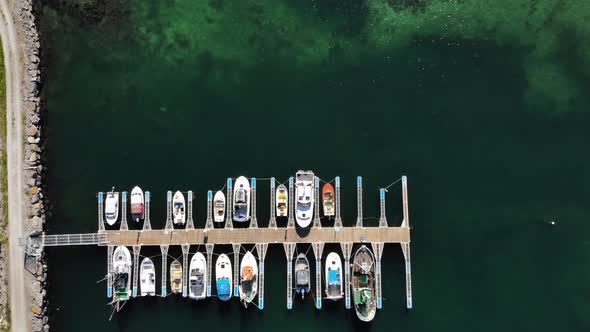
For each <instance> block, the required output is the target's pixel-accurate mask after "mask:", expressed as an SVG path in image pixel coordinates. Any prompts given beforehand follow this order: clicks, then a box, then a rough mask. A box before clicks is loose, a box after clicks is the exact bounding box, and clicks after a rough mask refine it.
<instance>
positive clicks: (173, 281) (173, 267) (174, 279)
mask: <svg viewBox="0 0 590 332" xmlns="http://www.w3.org/2000/svg"><path fill="white" fill-rule="evenodd" d="M170 289H171V290H172V293H182V264H180V262H179V261H178V260H177V259H175V260H173V261H172V263H170Z"/></svg>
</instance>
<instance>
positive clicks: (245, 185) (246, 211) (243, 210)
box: [233, 176, 250, 222]
mask: <svg viewBox="0 0 590 332" xmlns="http://www.w3.org/2000/svg"><path fill="white" fill-rule="evenodd" d="M233 203H234V206H233V213H234V220H235V221H238V222H244V221H248V220H250V182H249V181H248V179H246V177H244V176H240V177H239V178H237V179H236V183H235V184H234V202H233Z"/></svg>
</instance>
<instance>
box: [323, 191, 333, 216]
mask: <svg viewBox="0 0 590 332" xmlns="http://www.w3.org/2000/svg"><path fill="white" fill-rule="evenodd" d="M322 206H323V208H324V216H326V217H333V216H334V187H333V186H332V185H331V184H329V183H326V184H325V185H324V186H323V187H322Z"/></svg>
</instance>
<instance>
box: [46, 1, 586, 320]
mask: <svg viewBox="0 0 590 332" xmlns="http://www.w3.org/2000/svg"><path fill="white" fill-rule="evenodd" d="M588 13H590V8H588V5H587V4H584V3H582V2H575V1H573V2H568V3H563V2H558V1H543V2H540V1H539V2H538V1H532V0H531V1H496V2H494V4H486V6H484V5H483V4H481V2H478V1H464V2H462V3H458V2H452V1H435V0H432V1H388V2H383V3H381V2H379V1H371V2H364V1H339V2H337V1H323V2H321V3H320V2H312V1H300V2H296V1H281V2H276V3H275V2H270V1H262V2H251V1H241V2H236V3H232V2H229V1H220V0H212V1H174V2H168V1H162V2H142V1H131V2H129V3H126V2H125V3H118V2H113V1H106V2H93V1H88V2H84V4H82V5H78V6H74V5H70V4H69V3H67V2H65V3H61V2H54V1H48V2H46V3H45V4H43V6H42V15H41V27H42V31H43V32H44V36H45V37H44V38H45V40H44V44H43V48H44V53H45V59H46V62H45V63H46V66H47V68H46V71H45V72H46V77H45V82H46V84H45V89H44V95H45V100H46V105H47V112H48V117H47V125H46V132H47V135H48V170H49V171H48V172H49V174H48V176H49V188H48V189H49V199H50V200H51V204H52V209H53V216H52V217H51V221H50V225H49V229H48V232H51V233H62V232H68V233H77V232H93V231H95V230H96V220H95V219H96V201H95V194H96V192H97V191H105V190H108V189H109V188H110V187H111V186H116V187H117V188H119V189H120V190H124V189H126V190H130V189H131V188H132V186H133V185H135V184H140V185H141V186H142V187H143V188H144V189H147V190H150V191H151V192H152V196H153V206H152V225H153V226H154V227H163V225H164V215H165V192H166V191H167V190H176V189H181V190H189V189H190V190H193V191H194V192H195V193H196V195H197V201H196V203H195V209H196V212H195V215H196V216H199V219H198V220H197V221H196V223H197V226H201V227H202V226H203V225H204V217H205V213H204V211H205V208H206V206H205V203H206V202H205V194H206V191H207V190H209V189H211V190H217V189H221V187H223V185H224V181H225V179H226V178H227V177H228V176H232V177H235V176H238V175H241V174H244V175H248V176H256V177H258V178H267V177H270V176H275V177H277V179H279V180H280V181H284V180H286V179H287V178H288V176H289V175H291V174H293V173H294V172H295V171H296V170H298V169H313V170H315V172H316V174H318V175H319V176H320V177H322V178H324V179H332V178H333V177H334V176H336V175H339V176H340V177H341V178H342V186H343V208H342V213H343V219H344V223H345V224H346V225H352V224H353V223H354V222H355V219H356V197H355V194H356V191H355V182H356V176H357V175H362V176H363V177H364V184H365V216H367V220H366V221H365V222H366V223H367V224H368V225H376V224H377V220H376V219H375V218H374V217H377V216H378V199H377V198H378V196H377V195H378V191H377V189H378V188H379V187H380V186H385V185H387V184H389V183H391V182H393V181H395V180H396V179H398V178H399V176H400V175H402V174H405V175H407V176H408V177H409V195H410V214H411V222H412V226H413V230H412V271H413V287H414V288H413V291H414V309H413V310H411V311H407V310H406V309H405V293H404V292H405V290H404V270H403V256H402V254H401V250H400V249H399V247H398V246H394V245H391V246H387V247H386V250H385V253H384V256H383V274H384V280H383V288H384V289H383V296H384V302H383V309H382V310H381V311H379V312H378V313H377V316H376V318H375V320H374V321H373V322H372V323H371V324H369V325H367V324H361V323H360V322H358V320H357V319H356V318H355V315H354V312H353V311H346V310H345V309H344V305H343V303H338V304H334V305H332V304H327V303H324V305H325V307H324V309H322V310H321V311H318V310H316V309H315V308H314V306H313V299H312V298H311V297H310V298H308V299H306V300H305V301H303V302H301V301H296V303H295V304H294V309H293V310H292V311H287V310H286V296H285V292H286V291H285V282H286V279H285V278H286V276H285V272H286V266H285V260H284V253H283V249H282V248H280V247H279V246H271V248H270V249H269V251H268V254H267V259H266V285H265V293H266V298H265V309H264V311H262V312H260V311H258V310H255V309H253V308H251V309H249V310H243V309H242V308H241V306H240V305H239V304H238V303H237V302H236V301H234V302H233V303H221V302H220V301H217V300H216V299H211V300H207V301H202V302H199V303H194V302H190V301H187V300H184V299H180V298H175V297H168V298H166V299H138V300H134V301H132V302H130V303H129V304H127V305H126V306H125V308H124V310H123V311H122V313H120V314H119V315H117V316H115V317H114V318H113V320H112V321H110V322H109V321H108V318H109V316H110V313H111V312H110V309H109V307H107V306H106V303H107V302H108V299H107V298H106V285H105V283H104V282H103V283H98V284H97V283H96V281H97V280H100V279H102V278H103V276H104V274H105V273H106V253H105V252H106V250H105V248H94V247H88V248H76V249H64V248H55V249H51V250H49V264H50V282H51V286H50V296H51V314H52V318H53V323H52V326H53V327H55V328H57V329H59V330H60V331H80V330H86V331H104V330H109V331H119V330H121V331H145V330H155V329H164V328H166V329H170V328H179V329H180V328H182V329H186V328H192V329H194V328H203V329H215V328H219V327H220V326H224V327H225V326H227V328H228V329H229V328H232V329H240V330H244V331H253V330H257V331H258V330H265V331H266V330H267V331H275V330H277V329H283V330H290V331H291V330H292V331H299V330H304V329H307V330H325V329H330V330H332V329H334V330H336V329H339V330H343V331H351V330H367V329H369V330H375V331H381V330H413V331H416V330H419V331H432V330H435V329H437V330H443V331H450V330H453V331H457V330H466V331H467V330H479V331H497V330H510V331H512V330H533V329H536V330H539V331H551V330H556V329H560V330H563V329H565V330H568V331H585V330H587V329H588V328H589V327H590V319H589V318H588V315H587V314H586V313H587V312H588V309H589V308H590V298H589V295H588V294H590V289H589V287H588V286H587V280H588V279H589V277H590V268H589V265H588V262H589V261H590V260H589V259H590V239H589V238H588V235H587V234H588V231H590V226H588V223H587V220H588V217H589V216H590V209H589V208H588V204H587V202H588V198H589V197H590V193H589V191H588V189H587V188H589V187H590V178H589V177H588V174H589V170H590V158H589V157H588V156H587V155H588V154H587V151H586V149H585V145H586V142H588V141H589V139H590V131H589V130H588V123H589V120H590V115H589V114H588V112H587V109H588V105H589V104H588V100H587V96H586V94H585V93H584V91H586V90H587V87H588V86H589V85H588V83H589V82H590V81H589V78H590V70H589V67H588V59H589V57H590V55H589V54H590V51H589V49H588V46H587V43H584V42H582V41H583V40H587V37H589V36H590V33H589V31H588V28H587V24H585V21H584V17H586V16H587V15H588ZM585 38H586V39H585ZM259 187H260V190H259V196H258V197H259V205H258V211H259V222H260V223H261V224H263V225H265V224H266V222H267V220H268V203H266V201H265V198H266V197H268V195H269V192H268V182H264V181H259ZM400 195H401V194H400V190H399V186H393V187H392V188H391V189H390V191H389V193H388V220H389V222H390V224H391V225H394V224H399V223H400V222H401V205H400V202H399V200H400ZM550 220H555V221H557V222H558V223H557V226H554V227H552V226H550V225H548V224H547V223H546V222H547V221H550ZM196 249H201V250H202V249H203V248H193V250H196ZM335 249H337V248H336V247H328V248H326V249H325V253H326V254H327V252H328V251H329V250H335ZM298 250H300V251H304V250H307V248H306V247H304V246H302V247H300V248H298ZM230 251H231V249H230V248H229V247H220V248H216V253H222V252H230ZM142 253H143V254H144V255H146V256H156V257H155V261H156V264H157V265H159V264H160V261H159V257H157V255H158V254H159V250H158V249H156V248H150V249H145V250H144V251H142ZM180 253H181V252H180V248H172V249H171V251H170V255H171V256H172V257H178V256H179V255H180ZM158 268H159V266H158ZM286 322H288V323H286Z"/></svg>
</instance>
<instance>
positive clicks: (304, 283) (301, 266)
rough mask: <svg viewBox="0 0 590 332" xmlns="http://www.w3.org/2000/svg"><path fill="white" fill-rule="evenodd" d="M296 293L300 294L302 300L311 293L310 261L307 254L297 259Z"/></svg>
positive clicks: (300, 255) (298, 256)
mask: <svg viewBox="0 0 590 332" xmlns="http://www.w3.org/2000/svg"><path fill="white" fill-rule="evenodd" d="M293 270H295V293H297V294H300V295H301V298H302V299H303V298H304V297H305V294H307V293H309V290H310V289H311V286H310V284H309V275H310V274H309V261H308V260H307V257H306V256H305V254H303V253H301V254H299V255H297V259H295V268H294V269H293Z"/></svg>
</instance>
